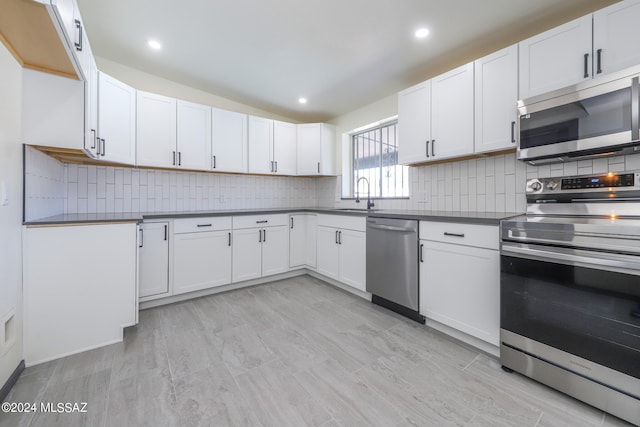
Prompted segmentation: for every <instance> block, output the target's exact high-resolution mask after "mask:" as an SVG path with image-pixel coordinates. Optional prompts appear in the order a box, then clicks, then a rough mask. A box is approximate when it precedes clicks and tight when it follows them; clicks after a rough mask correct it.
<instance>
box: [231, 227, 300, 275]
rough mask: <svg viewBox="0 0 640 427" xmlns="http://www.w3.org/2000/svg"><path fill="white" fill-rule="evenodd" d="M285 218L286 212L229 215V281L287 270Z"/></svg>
mask: <svg viewBox="0 0 640 427" xmlns="http://www.w3.org/2000/svg"><path fill="white" fill-rule="evenodd" d="M288 218H289V216H288V215H286V214H282V215H280V214H278V215H247V216H240V217H234V218H233V234H232V241H233V245H232V246H233V262H232V265H233V266H232V280H233V282H243V281H245V280H251V279H257V278H260V277H264V276H270V275H273V274H278V273H284V272H286V271H288V270H289V230H288V225H287V223H288Z"/></svg>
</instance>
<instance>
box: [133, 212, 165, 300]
mask: <svg viewBox="0 0 640 427" xmlns="http://www.w3.org/2000/svg"><path fill="white" fill-rule="evenodd" d="M138 253H139V256H140V262H139V267H138V268H139V288H138V296H139V297H140V299H141V300H143V301H144V300H146V299H155V298H160V297H163V296H167V295H169V223H168V222H153V223H143V224H141V225H140V239H139V243H138Z"/></svg>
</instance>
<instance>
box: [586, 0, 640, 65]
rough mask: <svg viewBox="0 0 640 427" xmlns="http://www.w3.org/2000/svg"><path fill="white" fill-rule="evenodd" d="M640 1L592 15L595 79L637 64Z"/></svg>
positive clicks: (628, 2) (610, 7) (638, 61)
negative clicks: (600, 75)
mask: <svg viewBox="0 0 640 427" xmlns="http://www.w3.org/2000/svg"><path fill="white" fill-rule="evenodd" d="M639 21H640V1H638V0H626V1H622V2H620V3H616V4H613V5H611V6H609V7H605V8H604V9H600V10H599V11H597V12H595V13H594V14H593V52H594V56H595V58H594V61H595V63H594V70H593V74H594V76H598V75H599V74H606V73H612V72H614V71H618V70H622V69H625V68H628V67H631V66H634V65H638V64H640V50H638V46H637V44H636V42H637V40H638V39H639V38H640V26H639V25H638V22H639Z"/></svg>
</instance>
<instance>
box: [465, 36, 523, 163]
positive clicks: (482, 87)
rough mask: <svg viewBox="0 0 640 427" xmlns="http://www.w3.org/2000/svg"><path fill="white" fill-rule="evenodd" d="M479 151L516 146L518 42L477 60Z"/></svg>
mask: <svg viewBox="0 0 640 427" xmlns="http://www.w3.org/2000/svg"><path fill="white" fill-rule="evenodd" d="M474 90H475V141H474V144H475V147H474V151H475V152H476V153H485V152H488V151H496V150H504V149H508V148H515V146H516V134H515V132H516V103H517V102H518V45H513V46H510V47H507V48H505V49H502V50H499V51H497V52H494V53H492V54H491V55H488V56H485V57H484V58H481V59H478V60H476V61H475V87H474Z"/></svg>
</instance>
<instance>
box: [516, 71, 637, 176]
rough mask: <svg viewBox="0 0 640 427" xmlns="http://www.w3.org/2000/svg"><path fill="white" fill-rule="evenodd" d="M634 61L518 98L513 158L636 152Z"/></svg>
mask: <svg viewBox="0 0 640 427" xmlns="http://www.w3.org/2000/svg"><path fill="white" fill-rule="evenodd" d="M639 114H640V66H638V67H633V68H630V69H627V70H623V71H620V72H617V73H612V74H611V75H609V76H603V77H599V78H597V79H593V80H590V81H586V82H583V83H579V84H577V85H575V86H570V87H567V88H564V89H560V90H557V91H554V92H550V93H547V94H544V95H539V96H536V97H533V98H529V99H525V100H521V101H518V116H519V120H518V129H517V135H518V159H519V160H523V161H526V162H528V163H530V164H532V165H541V164H547V163H558V162H568V161H572V160H580V159H587V158H597V157H603V156H616V155H623V154H631V153H640V135H639V134H640V130H639Z"/></svg>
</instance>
